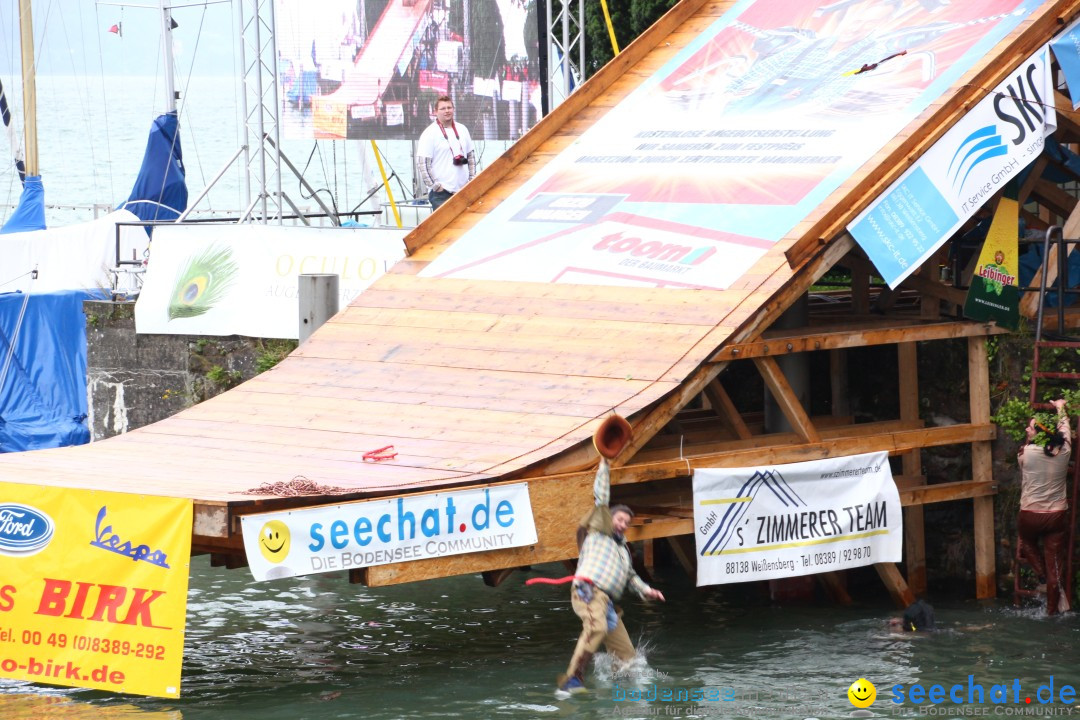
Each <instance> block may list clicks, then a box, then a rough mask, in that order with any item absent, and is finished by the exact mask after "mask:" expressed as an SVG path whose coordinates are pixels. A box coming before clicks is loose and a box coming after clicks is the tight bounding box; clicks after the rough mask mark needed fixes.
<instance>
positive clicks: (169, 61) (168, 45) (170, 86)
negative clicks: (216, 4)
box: [20, 0, 176, 113]
mask: <svg viewBox="0 0 1080 720" xmlns="http://www.w3.org/2000/svg"><path fill="white" fill-rule="evenodd" d="M20 1H21V2H26V3H29V1H30V0H20ZM158 7H159V8H161V53H162V55H163V56H164V59H165V112H167V113H173V112H176V78H175V77H173V65H174V61H173V53H172V49H173V39H172V31H173V19H172V10H171V9H170V8H169V7H168V6H167V5H165V0H158Z"/></svg>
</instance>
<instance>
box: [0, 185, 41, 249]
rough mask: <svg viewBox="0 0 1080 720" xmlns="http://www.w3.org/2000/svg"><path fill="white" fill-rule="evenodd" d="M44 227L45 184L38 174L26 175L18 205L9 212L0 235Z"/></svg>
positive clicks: (0, 229)
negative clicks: (9, 215)
mask: <svg viewBox="0 0 1080 720" xmlns="http://www.w3.org/2000/svg"><path fill="white" fill-rule="evenodd" d="M44 229H45V186H44V185H43V184H42V183H41V176H40V175H28V176H27V177H26V180H25V182H23V190H22V195H21V196H20V197H19V206H18V207H17V208H15V212H13V213H12V214H11V217H9V218H8V220H7V222H6V223H4V227H2V228H0V235H3V234H4V233H17V232H26V231H27V230H44Z"/></svg>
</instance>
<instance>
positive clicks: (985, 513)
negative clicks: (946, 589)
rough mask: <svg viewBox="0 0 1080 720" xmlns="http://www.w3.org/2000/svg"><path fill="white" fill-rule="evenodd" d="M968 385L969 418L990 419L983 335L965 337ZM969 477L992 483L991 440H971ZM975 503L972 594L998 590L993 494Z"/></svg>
mask: <svg viewBox="0 0 1080 720" xmlns="http://www.w3.org/2000/svg"><path fill="white" fill-rule="evenodd" d="M968 388H969V389H970V393H971V396H970V398H969V404H970V407H971V422H973V423H988V422H990V363H989V361H988V360H987V357H986V338H982V337H972V338H968ZM971 478H972V480H973V481H975V482H986V483H991V482H993V479H994V463H993V458H992V457H991V448H990V440H989V439H987V440H981V441H975V442H972V443H971ZM973 502H974V503H975V597H977V598H989V597H994V596H995V595H996V594H997V588H996V584H997V583H996V569H995V568H996V558H995V552H994V551H995V545H994V498H993V497H992V496H984V497H977V498H975V499H974V501H973Z"/></svg>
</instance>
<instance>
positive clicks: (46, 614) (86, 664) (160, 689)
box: [0, 483, 192, 697]
mask: <svg viewBox="0 0 1080 720" xmlns="http://www.w3.org/2000/svg"><path fill="white" fill-rule="evenodd" d="M191 515H192V510H191V501H190V500H186V499H178V498H163V497H150V496H144V495H129V494H123V493H111V492H98V491H90V490H71V489H64V488H46V487H41V486H34V485H15V484H10V483H0V677H7V678H15V679H18V680H29V681H31V682H35V683H51V684H55V685H69V686H73V687H86V688H95V689H98V690H107V691H110V692H120V693H133V694H137V695H152V696H155V697H179V696H180V667H181V664H182V661H183V651H184V622H185V618H186V615H187V587H188V572H189V560H190V557H191Z"/></svg>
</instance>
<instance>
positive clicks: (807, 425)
mask: <svg viewBox="0 0 1080 720" xmlns="http://www.w3.org/2000/svg"><path fill="white" fill-rule="evenodd" d="M754 364H755V365H756V366H757V369H758V372H760V373H761V376H762V377H763V378H764V379H765V386H766V387H767V388H768V389H769V392H770V393H772V396H773V399H774V400H776V404H777V405H779V406H780V410H781V411H783V413H784V417H786V418H787V421H788V422H789V423H791V427H792V428H794V429H795V432H796V433H798V434H799V437H801V438H802V439H803V440H804V441H805V442H808V443H816V442H819V441H820V440H821V436H820V435H818V432H817V429H816V428H815V427H814V423H813V422H811V420H810V416H809V415H807V414H806V410H805V409H804V408H803V406H802V403H801V402H799V397H798V396H797V395H796V394H795V391H794V390H793V389H792V387H791V384H790V383H788V381H787V378H786V377H784V373H783V371H782V370H781V369H780V366H779V365H778V364H777V362H776V360H775V359H773V358H771V357H759V358H754Z"/></svg>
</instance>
